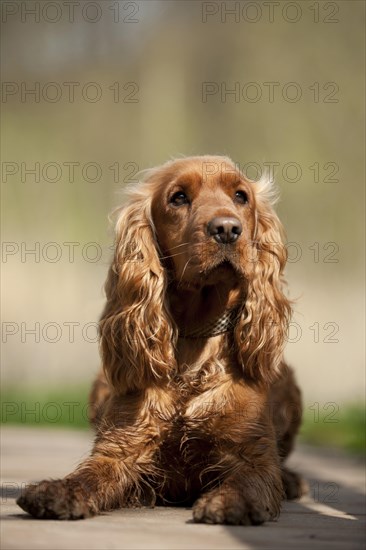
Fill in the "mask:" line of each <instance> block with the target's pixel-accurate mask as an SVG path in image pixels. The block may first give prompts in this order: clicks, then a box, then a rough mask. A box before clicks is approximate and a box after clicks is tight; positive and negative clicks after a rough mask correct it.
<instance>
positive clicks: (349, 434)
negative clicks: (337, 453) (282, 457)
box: [299, 403, 366, 453]
mask: <svg viewBox="0 0 366 550" xmlns="http://www.w3.org/2000/svg"><path fill="white" fill-rule="evenodd" d="M299 439H300V441H303V442H306V443H310V444H312V445H319V446H329V447H339V448H342V449H345V450H347V451H351V452H354V453H365V451H366V410H365V406H364V405H363V404H360V403H358V404H349V405H343V406H342V407H341V409H340V411H339V418H338V419H337V420H336V421H334V422H325V421H324V419H323V420H322V419H320V421H318V422H315V419H314V414H312V413H311V412H310V411H308V410H306V412H305V414H304V418H303V423H302V426H301V430H300V438H299Z"/></svg>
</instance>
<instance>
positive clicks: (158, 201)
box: [18, 156, 302, 525]
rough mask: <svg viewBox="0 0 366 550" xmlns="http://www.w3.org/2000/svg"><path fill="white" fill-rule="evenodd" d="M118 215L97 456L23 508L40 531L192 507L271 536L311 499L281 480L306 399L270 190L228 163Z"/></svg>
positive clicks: (39, 490) (177, 165) (197, 513)
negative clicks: (288, 347)
mask: <svg viewBox="0 0 366 550" xmlns="http://www.w3.org/2000/svg"><path fill="white" fill-rule="evenodd" d="M128 197H129V198H128V201H127V204H126V205H125V206H123V207H122V208H120V209H119V210H118V219H117V223H116V244H115V253H114V259H113V262H112V265H111V267H110V269H109V274H108V278H107V282H106V287H105V289H106V295H107V303H106V306H105V309H104V312H103V314H102V317H101V321H100V347H101V355H102V361H103V373H101V374H100V375H99V376H98V378H97V380H96V382H95V383H94V386H93V389H92V392H91V404H92V414H91V417H92V418H91V419H92V421H93V423H94V424H95V426H96V439H95V444H94V447H93V449H92V452H91V455H90V457H89V458H87V459H86V460H85V461H84V462H82V463H81V464H80V466H79V467H78V468H77V469H76V470H75V471H74V472H73V473H71V474H70V475H68V476H67V477H65V478H64V479H62V480H45V481H42V482H40V483H39V484H35V485H30V486H29V487H28V488H27V489H26V490H25V492H24V493H23V494H22V496H21V497H20V498H19V499H18V504H19V505H20V506H21V507H22V508H23V509H24V510H26V511H27V512H29V513H30V514H32V515H33V516H35V517H38V518H55V519H78V518H86V517H89V516H93V515H95V514H98V513H99V512H102V511H103V510H111V509H113V508H118V507H125V506H136V505H150V506H152V505H154V504H155V503H159V504H166V505H178V504H179V505H185V506H190V505H192V504H193V518H194V521H196V522H205V523H228V524H242V525H249V524H260V523H263V522H264V521H267V520H270V519H274V518H276V517H277V516H278V514H279V512H280V507H281V500H282V499H283V498H284V497H286V496H287V498H296V497H298V496H300V494H301V492H302V483H301V479H300V478H299V477H298V476H297V475H296V474H295V473H293V472H291V471H290V470H288V469H286V468H285V467H284V460H285V459H286V457H287V455H288V454H289V452H290V451H291V449H292V447H293V443H294V437H295V435H296V432H297V430H298V427H299V424H300V420H301V399H300V393H299V390H298V388H297V386H296V384H295V382H294V378H293V374H292V371H291V370H290V369H289V367H287V365H286V364H285V362H284V360H283V348H284V343H285V340H286V334H287V329H288V322H289V317H290V313H291V304H290V301H289V300H288V298H287V297H286V295H285V293H284V291H283V269H284V266H285V262H286V248H285V246H284V244H283V230H282V226H281V224H280V221H279V219H278V217H277V215H276V214H275V212H274V210H273V208H272V205H271V203H272V200H273V189H272V185H271V182H270V181H268V180H266V179H265V178H261V180H260V181H258V182H253V181H250V180H248V179H247V178H246V177H245V176H244V175H243V174H242V173H241V172H240V171H239V170H238V169H237V167H236V166H235V165H234V163H233V162H232V161H231V160H230V159H229V158H226V157H219V156H201V157H189V158H183V159H179V160H173V161H170V162H167V163H166V164H164V165H163V166H160V167H158V168H155V169H153V170H150V171H147V172H146V175H145V177H144V178H143V181H142V182H141V183H139V184H138V185H137V186H135V187H134V188H133V189H132V190H130V192H129V195H128Z"/></svg>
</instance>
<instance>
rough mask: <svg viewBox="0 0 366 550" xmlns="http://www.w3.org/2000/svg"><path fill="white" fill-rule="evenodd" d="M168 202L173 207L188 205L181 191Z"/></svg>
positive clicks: (185, 196) (187, 200) (186, 198)
mask: <svg viewBox="0 0 366 550" xmlns="http://www.w3.org/2000/svg"><path fill="white" fill-rule="evenodd" d="M169 202H170V204H172V205H173V206H182V205H183V204H189V199H188V197H187V195H186V194H185V193H184V192H183V191H177V192H176V193H174V195H172V196H171V197H170V200H169Z"/></svg>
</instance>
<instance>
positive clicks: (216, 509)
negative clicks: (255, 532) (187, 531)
mask: <svg viewBox="0 0 366 550" xmlns="http://www.w3.org/2000/svg"><path fill="white" fill-rule="evenodd" d="M275 515H276V514H275V513H274V512H271V511H270V510H269V508H266V507H265V506H264V505H263V504H262V503H261V502H260V501H255V500H254V499H249V498H246V497H245V494H241V492H240V491H238V490H233V489H226V490H225V488H224V487H221V488H218V489H214V490H213V491H210V492H209V493H206V494H205V495H203V496H202V497H200V498H199V499H198V500H197V502H196V503H195V505H194V506H193V519H194V521H195V522H197V523H227V524H231V525H260V524H261V523H264V522H265V521H268V520H270V519H273V517H275Z"/></svg>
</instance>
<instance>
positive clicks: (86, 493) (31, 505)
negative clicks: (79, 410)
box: [17, 396, 164, 519]
mask: <svg viewBox="0 0 366 550" xmlns="http://www.w3.org/2000/svg"><path fill="white" fill-rule="evenodd" d="M141 403H144V400H143V399H141V396H140V398H136V399H135V398H128V399H127V398H125V399H124V400H121V399H116V401H115V403H111V407H110V410H109V418H108V411H107V416H106V417H105V418H104V419H102V420H101V423H100V425H99V426H98V433H97V437H96V442H95V445H94V448H93V450H92V453H91V456H90V457H89V458H88V459H87V460H85V461H84V462H82V463H81V464H80V466H79V467H78V468H77V469H76V470H75V471H74V472H73V473H71V474H70V475H68V476H67V477H65V478H64V479H60V480H45V481H41V482H40V483H38V484H35V485H30V486H28V487H27V488H26V490H25V491H24V492H23V494H22V495H21V496H20V497H19V499H18V501H17V503H18V504H19V506H20V507H21V508H23V510H25V511H26V512H29V513H30V514H31V515H33V516H35V517H38V518H53V519H79V518H86V517H90V516H93V515H95V514H98V513H99V512H101V511H103V510H110V509H113V508H116V507H120V506H126V505H129V504H130V503H131V502H133V503H134V504H138V503H139V501H140V502H143V503H145V498H146V486H145V485H146V484H145V483H144V481H143V480H144V479H146V478H147V477H149V476H152V477H153V476H154V474H156V471H155V459H156V450H157V447H158V445H159V444H160V440H161V436H162V433H163V431H164V422H163V421H162V420H161V417H158V416H157V414H156V411H155V410H154V409H153V408H151V409H149V408H147V407H145V406H143V405H141ZM148 489H149V488H148ZM149 490H150V492H151V488H150V489H149ZM152 500H153V499H152Z"/></svg>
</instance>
